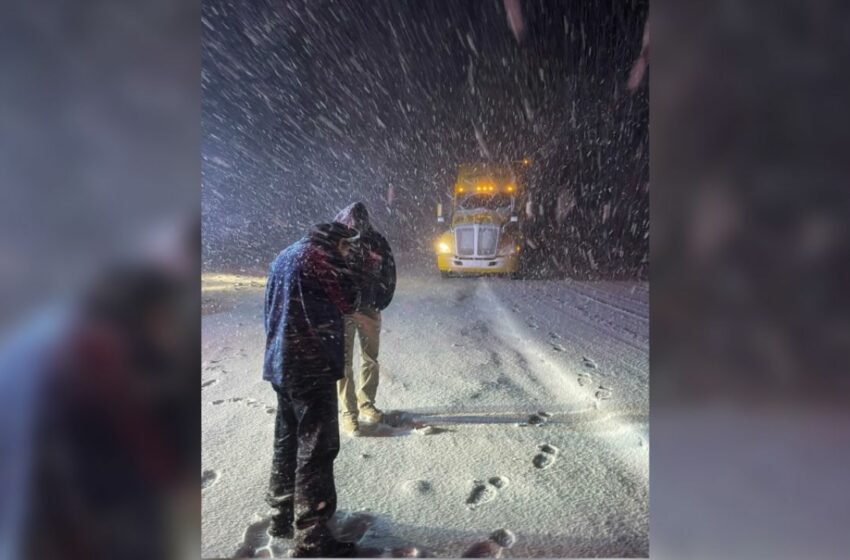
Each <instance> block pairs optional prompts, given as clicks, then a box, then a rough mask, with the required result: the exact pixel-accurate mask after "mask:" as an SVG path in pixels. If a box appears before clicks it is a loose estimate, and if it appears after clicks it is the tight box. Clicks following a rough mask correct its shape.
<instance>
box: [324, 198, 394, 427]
mask: <svg viewBox="0 0 850 560" xmlns="http://www.w3.org/2000/svg"><path fill="white" fill-rule="evenodd" d="M335 219H336V221H337V222H340V223H343V224H345V225H347V226H348V227H350V228H353V229H356V230H357V231H359V232H360V243H359V252H358V254H357V258H358V260H359V263H360V266H358V267H357V268H358V270H359V271H360V276H359V279H358V284H359V285H360V289H361V299H360V306H359V307H358V308H357V310H356V311H355V312H354V313H349V314H346V316H345V377H344V378H342V379H340V381H339V383H338V384H337V389H338V392H339V406H340V422H341V424H342V430H343V432H345V433H346V434H348V435H351V436H357V435H359V434H360V424H359V419H360V418H362V419H363V420H366V421H368V422H373V423H377V422H380V421H381V420H383V417H384V414H383V412H381V411H380V410H379V409H378V408H377V407H376V406H375V396H376V394H377V392H378V371H379V368H378V348H379V342H380V334H381V311H382V310H383V309H385V308H386V307H387V306H388V305H389V304H390V301H392V298H393V293H395V283H396V270H395V260H394V259H393V253H392V250H391V249H390V244H389V243H387V240H386V239H385V238H384V236H383V235H381V234H380V233H378V232H377V231H375V229H374V228H373V227H372V224H371V223H370V221H369V213H368V211H367V210H366V206H365V205H364V204H363V203H362V202H355V203H354V204H351V205H350V206H348V207H346V208H345V209H343V210H342V211H341V212H340V213H339V214H337V216H336V218H335ZM355 335H356V336H357V338H358V339H359V340H360V361H361V367H360V383H359V387H358V388H357V389H355V386H354V368H353V364H352V361H353V358H354V356H353V354H354V338H355Z"/></svg>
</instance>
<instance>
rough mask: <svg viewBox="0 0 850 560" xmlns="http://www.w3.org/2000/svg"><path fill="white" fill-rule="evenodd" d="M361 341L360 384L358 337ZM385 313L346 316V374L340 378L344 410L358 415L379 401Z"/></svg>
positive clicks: (341, 406) (339, 383)
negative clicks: (357, 374) (357, 379)
mask: <svg viewBox="0 0 850 560" xmlns="http://www.w3.org/2000/svg"><path fill="white" fill-rule="evenodd" d="M355 335H357V338H358V339H359V340H360V383H359V387H357V388H356V390H355V386H354V367H353V365H354V364H353V363H352V362H353V361H354V337H355ZM380 336H381V312H380V311H358V312H357V313H353V314H351V315H346V316H345V377H343V378H342V379H340V380H339V381H337V391H338V393H339V411H340V413H352V414H355V415H356V414H357V412H358V411H359V410H360V408H361V407H363V406H364V405H372V406H374V404H375V395H376V394H377V392H378V347H379V342H380Z"/></svg>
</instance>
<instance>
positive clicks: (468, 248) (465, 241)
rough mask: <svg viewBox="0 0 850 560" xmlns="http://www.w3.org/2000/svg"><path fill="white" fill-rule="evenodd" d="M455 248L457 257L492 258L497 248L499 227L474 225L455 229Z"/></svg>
mask: <svg viewBox="0 0 850 560" xmlns="http://www.w3.org/2000/svg"><path fill="white" fill-rule="evenodd" d="M455 247H456V248H457V256H459V257H479V258H489V257H494V256H496V250H497V248H498V247H499V226H491V225H479V224H474V225H469V226H460V227H457V228H455Z"/></svg>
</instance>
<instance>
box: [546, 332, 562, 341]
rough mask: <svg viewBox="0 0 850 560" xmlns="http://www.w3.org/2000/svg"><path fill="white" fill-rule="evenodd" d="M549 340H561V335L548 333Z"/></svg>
mask: <svg viewBox="0 0 850 560" xmlns="http://www.w3.org/2000/svg"><path fill="white" fill-rule="evenodd" d="M549 338H554V339H555V340H561V335H559V334H558V333H556V332H550V333H549Z"/></svg>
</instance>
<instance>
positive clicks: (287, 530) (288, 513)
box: [266, 494, 295, 539]
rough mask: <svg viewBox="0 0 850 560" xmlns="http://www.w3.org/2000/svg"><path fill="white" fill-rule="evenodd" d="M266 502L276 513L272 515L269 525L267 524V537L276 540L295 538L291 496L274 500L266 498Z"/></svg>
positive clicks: (293, 506) (293, 505)
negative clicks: (269, 536)
mask: <svg viewBox="0 0 850 560" xmlns="http://www.w3.org/2000/svg"><path fill="white" fill-rule="evenodd" d="M266 501H267V502H268V503H269V505H271V506H272V507H273V508H274V509H275V510H276V511H275V513H274V515H272V519H271V523H270V524H269V535H271V536H273V537H276V538H278V539H291V538H292V537H294V536H295V527H294V526H293V522H294V521H295V510H294V508H295V504H294V502H293V500H292V497H291V494H290V495H289V496H287V497H286V498H284V499H275V498H274V497H267V498H266Z"/></svg>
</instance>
